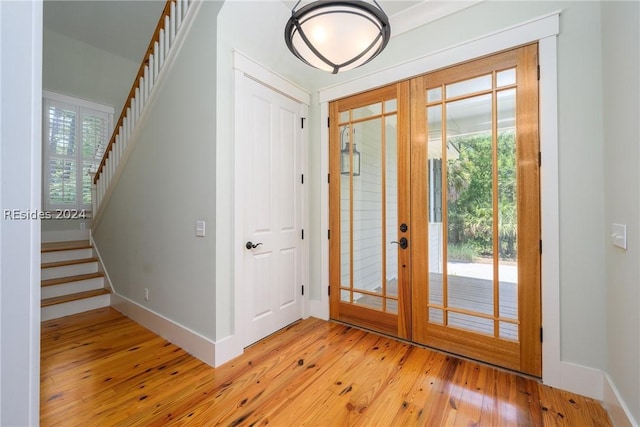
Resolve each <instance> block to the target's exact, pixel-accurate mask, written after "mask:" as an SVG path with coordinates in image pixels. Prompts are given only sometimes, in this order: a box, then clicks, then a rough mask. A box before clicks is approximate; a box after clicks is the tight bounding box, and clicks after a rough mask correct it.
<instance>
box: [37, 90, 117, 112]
mask: <svg viewBox="0 0 640 427" xmlns="http://www.w3.org/2000/svg"><path fill="white" fill-rule="evenodd" d="M42 97H43V98H46V99H51V100H53V101H58V102H64V103H66V104H71V105H75V106H77V107H82V108H88V109H91V110H95V111H100V112H102V113H107V114H115V108H114V107H112V106H110V105H104V104H98V103H97V102H93V101H89V100H86V99H82V98H76V97H75V96H69V95H63V94H61V93H57V92H51V91H49V90H43V91H42Z"/></svg>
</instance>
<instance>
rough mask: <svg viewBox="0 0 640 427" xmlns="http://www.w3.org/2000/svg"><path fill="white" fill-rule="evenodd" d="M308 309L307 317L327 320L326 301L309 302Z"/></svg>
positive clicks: (327, 305) (327, 307)
mask: <svg viewBox="0 0 640 427" xmlns="http://www.w3.org/2000/svg"><path fill="white" fill-rule="evenodd" d="M309 309H310V310H309V316H311V317H317V318H318V319H322V320H329V304H328V303H327V302H326V301H322V300H320V301H318V300H311V301H310V302H309Z"/></svg>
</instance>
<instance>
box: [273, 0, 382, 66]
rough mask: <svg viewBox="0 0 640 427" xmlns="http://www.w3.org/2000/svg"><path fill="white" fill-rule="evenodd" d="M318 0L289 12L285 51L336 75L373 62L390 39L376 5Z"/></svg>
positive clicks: (378, 7) (285, 32) (354, 0)
mask: <svg viewBox="0 0 640 427" xmlns="http://www.w3.org/2000/svg"><path fill="white" fill-rule="evenodd" d="M373 3H374V4H375V6H374V5H372V4H369V3H366V2H364V1H362V0H353V1H346V0H345V1H331V0H319V1H316V2H313V3H311V4H308V5H306V6H304V7H302V8H301V9H300V10H297V11H296V10H295V9H296V7H297V6H298V5H299V4H300V1H298V3H297V4H296V5H295V6H294V8H293V10H292V11H291V18H290V19H289V21H288V22H287V25H286V26H285V29H284V38H285V41H286V43H287V47H288V48H289V50H290V51H291V52H292V53H293V54H294V55H295V56H297V57H298V58H299V59H300V60H301V61H302V62H304V63H306V64H308V65H311V66H312V67H315V68H319V69H321V70H325V71H330V72H331V73H333V74H337V73H338V72H339V71H346V70H350V69H352V68H356V67H359V66H361V65H363V64H366V63H367V62H369V61H371V60H372V59H373V58H375V57H376V56H377V55H378V54H379V53H380V52H382V50H383V49H384V48H385V46H386V45H387V43H388V42H389V37H390V36H391V28H390V26H389V18H387V15H386V14H385V13H384V11H383V10H382V8H381V7H380V5H379V4H378V2H376V0H373Z"/></svg>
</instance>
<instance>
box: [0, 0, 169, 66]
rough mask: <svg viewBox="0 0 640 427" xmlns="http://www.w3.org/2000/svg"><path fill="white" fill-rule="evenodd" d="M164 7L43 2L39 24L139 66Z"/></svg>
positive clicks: (153, 1)
mask: <svg viewBox="0 0 640 427" xmlns="http://www.w3.org/2000/svg"><path fill="white" fill-rule="evenodd" d="M0 1H2V0H0ZM164 5H165V1H164V0H133V1H132V0H89V1H68V0H65V1H57V0H45V1H44V11H43V15H44V16H43V18H44V19H43V21H44V27H45V28H46V29H49V30H51V31H54V32H57V33H60V34H64V35H66V36H68V37H71V38H73V39H76V40H80V41H83V42H85V43H87V44H89V45H92V46H95V47H97V48H99V49H102V50H105V51H107V52H111V53H113V54H115V55H119V56H122V57H124V58H127V59H129V60H131V61H134V62H136V63H140V62H141V61H142V58H143V56H144V54H145V50H146V49H147V46H148V45H149V41H150V40H151V36H152V35H153V31H154V30H155V28H156V25H157V24H158V20H159V18H160V15H161V14H162V9H163V8H164Z"/></svg>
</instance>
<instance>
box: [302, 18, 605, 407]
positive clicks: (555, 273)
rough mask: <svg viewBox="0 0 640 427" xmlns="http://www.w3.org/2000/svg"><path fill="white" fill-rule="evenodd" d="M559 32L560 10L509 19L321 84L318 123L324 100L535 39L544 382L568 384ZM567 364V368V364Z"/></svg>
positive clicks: (323, 308)
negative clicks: (563, 350) (563, 328)
mask: <svg viewBox="0 0 640 427" xmlns="http://www.w3.org/2000/svg"><path fill="white" fill-rule="evenodd" d="M559 32H560V11H556V12H553V13H550V14H547V15H544V16H541V17H538V18H534V19H531V20H529V21H526V22H523V23H520V24H517V25H513V26H511V27H508V28H506V29H504V30H501V31H497V32H494V33H491V34H488V35H486V36H482V37H478V38H476V39H473V40H470V41H468V42H466V43H461V44H458V45H455V46H452V47H449V48H446V49H442V50H439V51H437V52H433V53H430V54H428V55H426V56H424V57H421V58H418V59H415V60H412V61H408V62H405V63H403V64H400V65H397V66H394V67H390V68H386V69H383V70H380V71H378V72H376V73H372V74H371V75H368V76H365V77H359V78H358V79H357V80H352V81H349V82H346V83H342V84H339V85H336V86H332V87H328V88H325V89H322V90H320V92H319V102H320V103H321V108H320V123H326V120H327V117H328V109H329V108H328V102H329V101H331V100H334V99H338V98H342V97H345V96H349V95H352V94H355V93H359V92H363V91H366V90H370V89H373V88H374V87H379V86H383V85H385V84H390V83H393V82H396V81H399V80H403V79H407V78H410V77H413V76H416V75H421V74H425V73H428V72H429V71H432V70H436V69H440V68H443V67H447V66H450V65H453V64H456V63H460V62H464V61H469V60H471V59H474V58H477V57H480V56H484V55H488V54H491V53H494V52H499V51H502V50H506V49H509V48H514V47H517V46H520V45H523V44H526V43H533V42H539V45H538V49H539V59H540V66H541V78H540V105H541V108H540V139H541V150H542V167H541V175H542V178H541V209H542V239H543V241H544V251H543V255H542V263H543V270H542V314H543V325H544V328H545V329H544V342H543V345H542V353H543V363H542V380H543V382H544V383H545V384H548V385H551V386H556V387H559V386H561V385H562V382H563V381H562V379H563V378H565V379H566V381H567V383H569V384H571V386H574V385H576V386H577V385H579V384H577V383H576V382H575V381H573V380H572V379H571V378H572V375H571V373H572V372H569V373H567V374H566V375H564V377H563V374H564V373H563V372H562V369H561V368H562V367H563V366H564V365H563V366H561V361H560V296H559V295H560V268H559V262H558V259H559V257H558V254H559V248H560V245H559V221H560V219H559V207H558V206H559V205H558V194H559V191H558V128H557V122H558V119H557V104H558V103H557V60H556V50H557V47H556V36H557V35H558V34H559ZM328 147H329V143H328V135H327V132H326V131H325V129H324V128H322V129H321V130H320V152H321V153H322V156H323V157H322V158H321V165H320V182H324V179H326V178H324V177H326V176H327V174H328V173H329V162H328V160H327V159H326V158H325V156H328V155H327V153H328V151H329V148H328ZM322 187H323V189H322V190H321V212H322V219H321V224H320V226H321V230H320V235H324V233H326V230H327V229H328V215H329V199H328V190H325V189H324V187H325V186H322ZM321 246H322V247H321V256H322V257H325V258H327V259H324V258H322V259H321V264H322V278H321V280H322V286H323V289H325V288H324V286H329V279H328V253H329V242H328V240H326V239H322V242H321ZM324 294H325V292H322V298H323V300H322V301H321V302H320V304H319V306H318V304H315V305H312V315H314V316H318V317H321V318H326V317H325V313H328V310H329V307H328V304H329V303H328V298H326V297H325V295H324ZM568 369H571V367H569V368H568ZM578 392H579V393H581V394H588V393H591V394H593V392H592V390H591V387H587V388H585V390H583V391H578Z"/></svg>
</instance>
